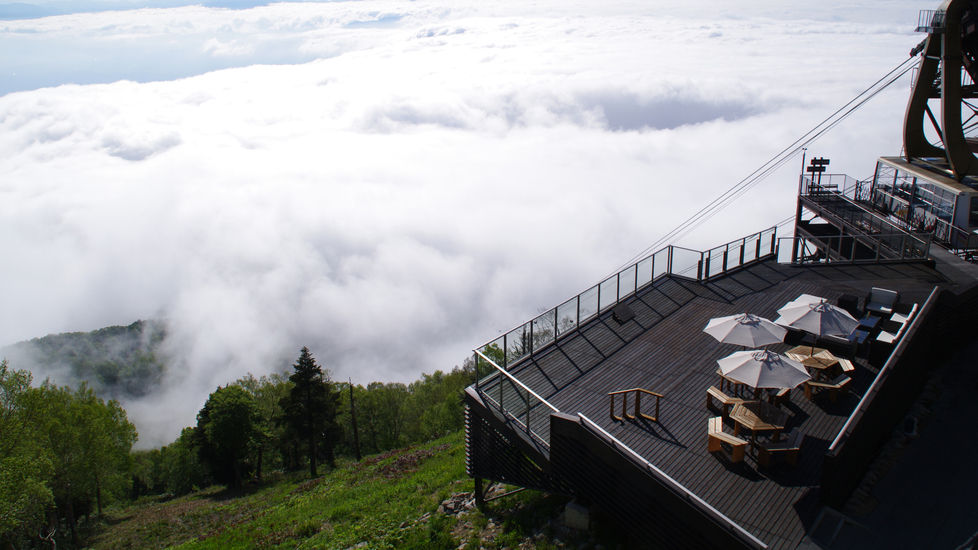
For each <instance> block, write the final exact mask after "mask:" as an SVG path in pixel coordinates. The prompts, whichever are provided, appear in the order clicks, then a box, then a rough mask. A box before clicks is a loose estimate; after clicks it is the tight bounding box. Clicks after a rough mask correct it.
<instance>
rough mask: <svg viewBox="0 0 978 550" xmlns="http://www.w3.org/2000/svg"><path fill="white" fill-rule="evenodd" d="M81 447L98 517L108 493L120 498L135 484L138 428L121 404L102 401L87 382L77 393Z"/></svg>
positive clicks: (86, 483)
mask: <svg viewBox="0 0 978 550" xmlns="http://www.w3.org/2000/svg"><path fill="white" fill-rule="evenodd" d="M74 406H75V407H78V408H79V409H80V411H79V414H78V415H77V419H78V424H77V425H76V429H77V430H78V444H79V446H80V451H81V455H80V460H81V467H82V470H81V473H82V475H83V480H82V482H83V483H85V485H86V486H87V488H89V489H91V490H93V491H94V493H95V500H96V503H97V504H98V513H99V516H101V515H102V508H103V497H104V494H103V493H105V492H107V493H108V495H109V496H111V497H118V496H121V495H122V494H123V493H124V492H125V491H126V490H127V489H128V488H129V483H131V481H132V477H131V475H130V470H131V464H130V453H131V451H132V445H133V443H135V442H136V439H137V434H136V427H135V426H134V425H133V424H132V423H131V422H129V419H128V418H127V417H126V411H125V410H123V409H122V407H121V406H119V402H118V401H115V400H110V401H109V402H108V403H106V402H104V401H102V399H101V398H99V397H98V396H96V395H95V392H94V391H93V390H92V389H91V388H89V387H88V386H87V384H85V383H84V382H83V383H82V385H81V387H79V388H78V390H77V391H76V392H75V395H74Z"/></svg>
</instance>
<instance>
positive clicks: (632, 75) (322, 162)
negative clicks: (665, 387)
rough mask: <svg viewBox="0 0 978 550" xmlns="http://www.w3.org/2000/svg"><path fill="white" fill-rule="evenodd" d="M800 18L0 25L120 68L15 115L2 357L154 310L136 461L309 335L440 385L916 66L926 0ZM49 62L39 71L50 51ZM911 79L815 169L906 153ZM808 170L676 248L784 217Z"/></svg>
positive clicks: (316, 14) (198, 17)
mask: <svg viewBox="0 0 978 550" xmlns="http://www.w3.org/2000/svg"><path fill="white" fill-rule="evenodd" d="M677 6H682V7H677ZM784 6H785V4H784V3H783V2H767V3H755V2H734V3H716V4H715V3H710V2H705V1H702V2H699V3H683V4H671V5H669V6H668V7H662V8H655V9H650V8H649V7H648V5H647V3H634V2H619V3H608V2H594V3H584V2H581V3H568V2H551V3H547V2H544V3H534V4H533V5H532V6H526V5H524V4H523V3H520V2H500V3H495V4H491V5H488V6H486V5H483V4H473V5H469V6H461V7H460V6H458V5H457V4H456V3H448V2H438V1H431V2H426V1H418V2H400V1H398V2H394V1H389V2H384V1H378V2H348V3H334V4H273V5H269V6H267V7H261V8H255V9H250V10H240V11H230V10H216V9H212V8H204V7H199V6H196V7H181V8H171V9H158V10H153V9H143V10H135V11H126V12H110V13H97V14H80V15H71V16H59V17H50V18H44V19H35V20H23V21H9V22H5V23H3V24H0V46H2V45H4V44H6V45H11V44H14V45H18V47H19V48H21V51H26V50H30V49H32V48H33V47H34V45H40V44H42V43H44V44H50V43H54V44H57V45H59V47H60V46H65V47H70V46H72V45H79V47H78V48H76V49H75V50H74V51H76V52H77V55H88V54H92V55H95V54H99V55H101V52H110V50H111V55H114V56H115V57H114V58H112V59H114V61H113V63H114V64H115V65H114V66H113V67H109V68H107V69H106V71H105V72H104V73H101V74H105V75H113V74H119V75H123V76H126V77H128V78H130V79H131V80H128V81H119V82H112V83H103V84H88V85H62V86H58V87H55V88H44V89H36V90H31V91H23V92H16V93H8V94H7V95H4V96H2V97H0V151H3V154H2V155H0V235H2V237H0V259H2V261H3V265H4V268H3V269H2V270H0V303H2V304H3V308H0V345H3V344H9V343H12V342H15V341H18V340H23V339H27V338H31V337H35V336H40V335H44V334H48V333H57V332H65V331H79V330H93V329H95V328H99V327H102V326H107V325H113V324H129V323H131V322H132V321H134V320H135V319H138V318H144V319H145V318H151V317H157V316H165V317H166V318H167V319H169V320H170V322H171V338H170V341H169V344H168V345H169V349H170V351H171V353H172V354H173V367H172V370H171V376H170V378H169V379H168V383H167V390H166V391H165V392H163V393H161V394H159V395H156V396H153V397H152V398H151V399H150V400H146V401H143V402H140V403H127V404H126V405H127V408H128V410H129V412H130V415H131V417H132V418H134V419H135V421H136V422H137V425H138V426H139V428H140V430H141V441H142V443H141V444H142V445H156V444H160V443H166V442H168V441H170V440H172V439H173V438H174V437H175V436H176V435H178V433H179V430H180V428H182V427H183V426H186V425H190V424H192V423H193V422H194V414H195V413H196V411H197V409H199V408H200V406H201V405H202V403H203V401H204V399H205V398H206V395H207V394H208V393H209V392H210V391H212V390H213V389H214V387H216V386H217V385H219V384H224V383H227V382H228V381H231V380H234V379H235V378H237V377H239V376H241V375H243V374H244V373H246V372H249V371H250V372H253V373H255V374H261V373H266V372H269V371H272V370H280V369H282V368H283V367H287V366H288V364H289V363H291V362H292V361H294V360H295V358H296V357H297V355H298V350H299V348H300V347H301V346H303V345H306V346H309V347H310V349H311V350H312V351H313V353H314V355H315V356H316V358H317V359H318V360H319V361H320V362H321V363H323V364H324V365H325V366H326V367H328V368H330V369H331V370H332V371H333V373H334V377H335V378H337V379H341V380H346V379H347V378H348V377H352V378H353V380H354V382H358V383H366V382H369V381H372V380H399V381H410V380H414V379H416V378H417V377H418V376H419V375H420V373H421V372H422V371H424V372H431V371H433V370H435V369H450V368H451V367H452V366H453V365H456V364H460V363H461V362H462V360H463V359H464V358H465V357H466V356H468V355H469V353H470V352H469V350H471V349H472V348H473V347H475V346H477V345H479V344H481V343H482V342H484V341H486V340H488V339H491V338H493V337H495V335H497V334H498V333H499V332H500V331H502V330H506V329H509V328H511V327H513V326H515V325H516V324H518V323H520V322H522V321H524V320H526V319H528V318H529V317H531V316H533V315H535V314H536V313H537V311H539V310H542V309H545V308H549V307H552V306H554V305H556V304H557V303H558V302H561V301H563V300H564V299H566V298H569V297H570V296H572V295H574V294H576V293H578V292H580V291H582V290H584V289H586V288H587V287H589V286H591V285H593V284H595V283H597V282H598V280H599V279H600V278H602V277H603V276H605V275H607V274H608V273H609V272H610V271H611V270H613V269H614V268H615V267H617V266H618V265H620V264H621V263H622V262H624V261H626V260H627V259H629V258H631V257H632V256H633V255H634V254H636V253H637V252H639V251H641V250H643V249H644V248H645V247H646V246H648V245H649V244H650V243H652V242H654V241H656V240H657V239H658V238H659V237H660V236H662V235H663V234H665V233H666V232H668V231H669V230H670V229H672V228H673V227H675V226H676V225H678V224H679V223H680V222H681V221H683V220H684V219H686V218H687V217H688V216H690V215H692V214H693V213H695V212H696V211H697V210H699V209H700V208H701V207H702V206H704V205H705V204H706V203H707V202H708V201H709V200H711V199H712V198H714V197H716V196H718V195H719V194H720V193H722V192H723V191H725V190H726V189H727V188H728V187H730V186H732V185H733V184H735V183H736V182H738V181H739V180H741V179H742V178H743V177H745V176H746V175H747V174H749V173H750V172H752V171H753V170H754V169H755V168H757V167H758V166H760V165H761V164H762V163H763V162H765V161H766V160H768V159H769V158H771V157H773V156H774V155H775V154H777V153H778V152H779V151H780V150H781V149H782V148H783V147H785V146H787V145H788V144H789V143H791V142H792V141H794V140H795V139H796V138H797V137H799V136H801V135H802V134H803V133H804V132H806V131H807V130H808V129H809V128H811V127H812V126H814V125H815V124H817V123H818V122H819V121H821V120H822V118H824V117H825V116H827V115H828V114H829V113H831V112H832V111H834V110H835V109H836V108H838V107H839V106H841V105H842V104H843V103H845V102H846V101H848V100H849V99H850V98H852V97H853V96H855V95H856V94H857V93H859V92H860V91H861V90H862V89H864V88H866V87H868V86H869V85H870V84H872V83H873V81H875V80H876V79H877V78H879V77H880V76H882V75H883V74H885V73H886V72H888V71H889V70H890V69H892V68H893V67H895V66H896V65H898V64H899V63H901V62H902V61H904V60H905V59H906V55H907V52H908V51H909V50H910V48H911V47H913V46H914V45H915V44H916V43H917V42H919V41H920V39H921V37H922V35H915V34H914V33H912V30H913V26H914V25H915V23H916V11H917V10H918V9H922V8H928V7H929V4H927V5H923V6H921V5H919V3H916V2H872V3H868V2H867V3H861V4H859V3H857V4H856V5H850V3H846V4H842V3H833V4H832V5H831V6H830V8H831V9H829V8H826V7H824V6H825V4H824V3H823V4H819V6H822V7H819V8H814V6H815V4H814V3H801V4H792V5H791V6H790V7H784ZM871 6H885V7H886V8H887V9H882V10H878V11H877V10H872V9H871ZM706 7H709V8H711V9H705V8H706ZM775 7H777V9H775ZM805 8H808V11H812V12H813V13H818V15H819V17H818V18H817V19H818V20H817V21H816V20H812V19H807V18H806V13H807V11H806V9H805ZM778 10H780V11H778ZM713 12H717V13H716V14H715V15H714V13H713ZM874 13H878V16H876V17H873V16H872V15H873V14H874ZM894 13H898V14H900V15H899V17H897V16H896V15H893V14H894ZM371 21H379V22H377V23H370V22H371ZM32 41H35V42H32ZM43 49H44V48H43V47H42V48H40V50H43ZM40 50H38V49H37V48H34V50H33V51H35V52H36V53H33V54H28V55H27V56H26V57H27V58H30V56H31V55H36V56H39V57H44V59H45V61H44V63H48V64H49V65H50V66H52V67H53V66H54V64H56V63H60V62H58V61H55V60H54V59H53V58H54V57H55V56H52V55H51V53H50V51H48V52H46V53H45V52H43V51H40ZM3 51H8V50H6V49H4V50H3ZM0 55H2V56H3V57H2V59H3V63H4V64H9V63H10V59H12V57H13V56H11V54H7V53H5V54H0ZM111 55H110V57H111ZM69 57H70V56H69ZM214 60H232V61H229V62H227V63H230V65H226V64H222V63H225V61H214ZM64 62H65V63H69V61H64ZM263 62H264V63H276V64H277V65H258V64H256V63H263ZM44 63H41V65H42V66H43V65H44ZM280 63H296V64H288V65H283V64H280ZM236 65H240V66H241V67H240V68H233V69H224V70H219V71H214V72H206V71H207V70H210V69H211V68H218V67H222V66H236ZM82 66H86V65H85V64H84V63H82ZM87 67H89V68H91V67H94V65H92V64H90V65H87ZM72 71H73V69H70V68H66V69H65V70H64V71H61V72H59V71H58V70H54V71H53V72H52V74H55V75H56V76H54V77H51V78H52V79H54V80H57V79H58V78H61V79H62V80H61V82H70V81H72V78H73V77H72V75H74V74H75V73H74V72H72ZM113 71H116V72H113ZM84 72H85V73H86V74H85V75H84V76H85V78H89V77H91V78H90V79H89V80H84V79H82V80H80V81H84V82H97V81H99V80H98V77H97V75H95V76H93V75H90V74H87V73H89V72H90V71H89V69H85V70H84ZM92 72H97V71H92ZM202 72H206V74H199V73H202ZM192 75H196V76H192ZM173 76H187V78H181V79H177V80H171V78H172V77H173ZM45 78H47V77H45ZM41 80H43V79H41ZM135 81H143V82H142V83H137V82H135ZM14 88H16V86H13V87H12V88H10V89H14ZM908 88H909V83H908V82H901V83H899V84H898V85H897V86H894V87H893V89H891V90H888V91H887V92H884V93H883V94H881V95H880V96H879V97H878V98H877V99H876V100H875V101H874V102H873V103H871V104H869V105H867V106H866V107H865V108H864V109H863V110H861V111H859V112H858V113H857V114H856V115H854V116H853V117H852V118H850V119H849V120H848V121H847V122H846V123H845V124H844V125H843V126H840V127H839V128H838V129H837V130H836V131H835V132H833V133H832V134H829V135H828V136H826V137H824V138H822V139H821V140H820V141H819V142H818V143H817V144H816V145H815V146H813V148H812V149H811V150H810V153H811V154H816V155H819V156H826V157H830V158H832V161H833V164H832V166H831V168H832V169H833V170H832V171H838V172H846V173H849V174H850V175H853V176H856V177H860V178H863V177H866V176H867V175H869V174H871V172H872V170H873V167H874V161H875V158H876V157H877V156H879V155H884V154H886V155H889V154H896V153H898V152H899V149H900V145H899V127H900V121H901V119H902V112H903V106H904V104H905V101H906V98H907V93H908ZM798 163H800V160H799V161H798ZM798 168H799V166H798V165H794V164H793V165H791V166H788V167H786V168H785V169H783V170H781V171H780V172H778V173H776V174H774V175H773V176H771V177H770V178H769V179H768V180H767V181H766V182H765V183H764V184H763V185H761V186H760V187H758V188H757V189H756V190H754V191H752V192H751V193H749V194H748V195H746V196H745V197H744V198H743V199H741V200H739V201H738V203H737V204H736V205H735V206H734V207H732V208H730V209H728V210H726V211H724V212H723V213H722V214H720V215H718V216H716V217H714V218H713V219H712V220H711V222H710V225H709V226H708V227H705V228H703V229H702V230H699V231H697V232H695V233H693V234H691V235H690V236H689V237H688V238H687V239H686V240H685V241H684V242H683V244H684V245H686V246H690V247H693V248H705V247H709V246H714V245H718V244H722V243H723V242H726V241H728V240H732V239H734V238H737V237H740V236H742V235H744V234H747V233H750V232H754V231H758V230H760V229H764V228H766V227H770V226H771V225H774V224H775V223H777V222H779V221H781V220H782V219H784V218H786V217H788V216H790V215H792V213H793V200H794V192H795V189H796V182H797V179H796V174H797V170H798ZM15 366H16V365H15Z"/></svg>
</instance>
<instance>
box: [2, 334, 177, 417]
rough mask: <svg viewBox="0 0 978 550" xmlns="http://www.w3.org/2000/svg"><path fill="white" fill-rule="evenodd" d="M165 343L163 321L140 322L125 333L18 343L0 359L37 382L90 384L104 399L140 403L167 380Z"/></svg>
mask: <svg viewBox="0 0 978 550" xmlns="http://www.w3.org/2000/svg"><path fill="white" fill-rule="evenodd" d="M165 337H166V326H165V324H164V323H163V322H162V321H136V322H135V323H133V324H131V325H129V326H125V327H123V326H114V327H105V328H100V329H98V330H93V331H91V332H66V333H63V334H50V335H48V336H44V337H43V338H33V339H31V340H27V341H24V342H18V343H16V344H12V345H10V346H6V347H4V348H0V358H4V357H5V358H7V359H8V360H9V361H10V364H11V365H14V366H15V367H16V368H27V369H29V370H31V371H32V372H34V374H35V378H42V377H46V376H53V377H55V378H57V379H58V382H59V383H62V384H69V385H71V386H74V387H77V386H78V385H79V383H80V382H82V381H86V382H88V385H89V386H90V387H91V388H92V389H93V390H95V392H96V393H97V394H98V395H101V396H104V397H106V398H110V399H119V398H122V397H142V396H144V395H147V394H148V393H150V392H152V391H153V389H154V388H155V387H157V386H158V385H159V383H160V381H161V380H162V378H163V372H164V371H165V369H166V363H165V360H164V358H163V352H162V343H163V340H164V338H165Z"/></svg>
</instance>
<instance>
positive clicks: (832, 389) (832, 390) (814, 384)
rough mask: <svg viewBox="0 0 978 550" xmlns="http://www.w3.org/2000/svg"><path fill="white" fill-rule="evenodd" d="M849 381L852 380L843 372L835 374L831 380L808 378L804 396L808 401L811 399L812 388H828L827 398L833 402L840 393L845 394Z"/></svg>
mask: <svg viewBox="0 0 978 550" xmlns="http://www.w3.org/2000/svg"><path fill="white" fill-rule="evenodd" d="M849 382H852V379H851V378H849V377H848V376H846V375H844V374H840V375H839V376H836V377H835V378H834V379H833V380H832V381H831V382H819V381H817V380H809V381H808V382H805V397H806V398H808V400H809V401H810V400H812V388H823V389H828V390H829V400H830V401H832V402H833V403H835V400H836V399H838V397H839V394H840V393H842V394H845V393H846V392H847V391H849Z"/></svg>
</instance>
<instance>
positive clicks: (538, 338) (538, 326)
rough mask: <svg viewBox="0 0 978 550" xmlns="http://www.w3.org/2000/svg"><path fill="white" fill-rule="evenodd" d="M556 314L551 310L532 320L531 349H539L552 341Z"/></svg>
mask: <svg viewBox="0 0 978 550" xmlns="http://www.w3.org/2000/svg"><path fill="white" fill-rule="evenodd" d="M556 312H557V310H556V309H551V310H550V311H548V312H547V313H544V314H543V315H541V316H539V317H537V318H536V319H534V320H533V349H540V348H542V347H543V346H546V345H547V344H549V343H550V342H553V341H554V337H555V331H554V328H555V326H554V324H555V322H556V319H555V318H554V315H555V314H556Z"/></svg>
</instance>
